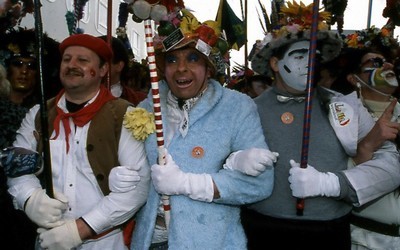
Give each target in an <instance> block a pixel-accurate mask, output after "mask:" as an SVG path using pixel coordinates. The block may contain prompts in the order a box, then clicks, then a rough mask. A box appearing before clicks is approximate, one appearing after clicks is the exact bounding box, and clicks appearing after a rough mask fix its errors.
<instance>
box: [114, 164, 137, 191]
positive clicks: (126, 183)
mask: <svg viewBox="0 0 400 250" xmlns="http://www.w3.org/2000/svg"><path fill="white" fill-rule="evenodd" d="M131 168H132V167H131V166H118V167H115V168H112V169H111V172H110V175H109V176H108V187H109V188H110V190H111V192H116V193H125V192H129V191H131V190H133V189H135V188H136V185H137V184H138V182H139V181H140V176H139V173H138V171H136V170H133V169H131ZM139 169H140V168H139ZM139 169H137V170H139Z"/></svg>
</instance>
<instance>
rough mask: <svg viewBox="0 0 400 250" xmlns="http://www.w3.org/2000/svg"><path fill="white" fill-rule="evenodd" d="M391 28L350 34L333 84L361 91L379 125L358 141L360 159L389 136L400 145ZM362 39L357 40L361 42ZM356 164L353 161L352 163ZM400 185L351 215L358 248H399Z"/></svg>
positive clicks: (344, 89) (394, 44) (394, 43)
mask: <svg viewBox="0 0 400 250" xmlns="http://www.w3.org/2000/svg"><path fill="white" fill-rule="evenodd" d="M387 34H389V33H388V32H387V30H386V28H385V27H384V28H382V29H378V28H375V27H371V28H369V29H365V30H360V31H356V32H355V33H353V34H349V35H348V36H347V37H346V38H345V39H344V42H345V44H346V45H347V47H346V48H345V49H343V51H342V53H341V56H340V57H339V59H338V60H337V61H336V62H337V65H338V66H339V70H338V72H339V74H338V75H337V76H338V78H337V79H336V80H335V81H334V83H333V84H332V89H334V90H337V91H340V92H342V93H344V94H348V93H349V92H350V91H354V90H355V91H357V94H358V97H359V99H360V100H361V102H362V104H363V105H364V107H365V108H366V109H367V110H368V111H369V112H370V114H371V115H372V117H373V118H374V120H375V121H376V124H375V126H374V127H373V128H372V130H371V131H370V132H369V134H368V135H367V136H366V137H365V138H364V139H363V140H362V141H360V142H359V143H358V148H359V150H357V156H356V157H355V158H354V159H356V160H355V161H360V160H361V161H364V159H366V157H370V156H371V155H373V151H374V149H376V148H378V147H380V146H381V145H382V142H383V141H385V140H391V141H394V142H396V145H397V148H399V145H400V144H399V136H398V134H399V128H400V125H399V122H400V119H399V115H400V114H399V112H400V104H399V103H398V101H397V99H396V98H395V97H394V96H395V92H396V91H398V88H399V83H398V80H397V77H396V73H395V70H394V65H393V62H394V59H395V58H396V57H397V51H398V48H399V44H398V41H397V39H394V38H393V37H390V36H389V35H387ZM355 41H357V42H355ZM350 167H353V166H350ZM399 211H400V188H397V189H395V190H394V191H392V192H390V193H388V194H386V195H384V196H381V197H380V198H378V199H376V200H374V201H372V202H370V203H368V204H366V205H363V206H361V207H359V208H355V209H354V210H353V212H352V218H351V240H352V249H353V250H354V249H356V250H360V249H397V248H398V246H399V244H400V237H399V236H400V231H399V229H400V212H399Z"/></svg>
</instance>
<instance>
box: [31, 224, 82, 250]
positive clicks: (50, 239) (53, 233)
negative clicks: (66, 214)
mask: <svg viewBox="0 0 400 250" xmlns="http://www.w3.org/2000/svg"><path fill="white" fill-rule="evenodd" d="M38 233H40V234H39V243H40V247H41V248H43V249H49V250H51V249H57V250H61V249H66V250H67V249H68V250H70V249H73V248H75V247H77V246H79V245H81V244H82V240H81V237H80V236H79V231H78V227H77V225H76V222H75V220H67V221H65V224H64V225H61V226H59V227H55V228H52V229H50V230H43V229H41V228H39V229H38Z"/></svg>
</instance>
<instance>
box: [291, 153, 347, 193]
mask: <svg viewBox="0 0 400 250" xmlns="http://www.w3.org/2000/svg"><path fill="white" fill-rule="evenodd" d="M289 163H290V166H291V167H292V168H291V169H290V170H289V182H290V189H292V195H293V196H294V197H298V198H306V197H315V196H326V197H338V196H339V195H340V184H339V178H338V177H337V176H336V175H335V174H333V173H330V172H326V173H323V172H319V171H317V170H316V169H315V168H314V167H312V166H310V165H307V168H300V164H299V163H297V162H295V161H294V160H290V162H289Z"/></svg>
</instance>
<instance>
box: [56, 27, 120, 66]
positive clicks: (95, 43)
mask: <svg viewBox="0 0 400 250" xmlns="http://www.w3.org/2000/svg"><path fill="white" fill-rule="evenodd" d="M69 46H82V47H85V48H88V49H90V50H93V51H94V52H95V53H96V54H97V55H99V57H101V58H102V59H103V60H105V61H106V62H108V61H111V59H112V57H113V52H112V50H111V47H110V46H109V45H108V43H107V42H105V41H104V40H103V39H100V38H98V37H95V36H91V35H88V34H76V35H71V36H69V37H67V38H66V39H65V40H64V41H63V42H62V43H61V44H60V53H61V55H63V54H64V51H65V49H66V48H67V47H69Z"/></svg>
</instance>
